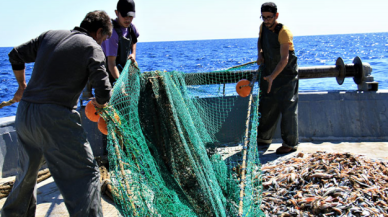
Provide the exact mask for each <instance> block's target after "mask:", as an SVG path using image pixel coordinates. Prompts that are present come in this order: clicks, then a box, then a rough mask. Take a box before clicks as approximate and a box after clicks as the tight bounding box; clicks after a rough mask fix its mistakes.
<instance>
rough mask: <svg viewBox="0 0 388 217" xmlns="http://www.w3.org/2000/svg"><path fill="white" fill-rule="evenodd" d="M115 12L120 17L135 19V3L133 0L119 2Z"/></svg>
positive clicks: (120, 0)
mask: <svg viewBox="0 0 388 217" xmlns="http://www.w3.org/2000/svg"><path fill="white" fill-rule="evenodd" d="M117 10H118V11H119V13H120V14H121V16H122V17H135V12H136V11H135V2H134V1H133V0H119V2H117Z"/></svg>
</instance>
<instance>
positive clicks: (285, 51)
mask: <svg viewBox="0 0 388 217" xmlns="http://www.w3.org/2000/svg"><path fill="white" fill-rule="evenodd" d="M289 49H290V45H289V44H281V45H280V62H279V63H278V64H277V65H276V68H275V70H274V71H273V72H272V74H270V75H268V76H266V77H264V80H266V81H267V82H268V90H267V93H269V92H270V91H271V87H272V82H273V80H275V78H276V77H277V76H278V75H279V74H280V73H281V72H282V71H283V69H284V67H286V65H287V63H288V57H289Z"/></svg>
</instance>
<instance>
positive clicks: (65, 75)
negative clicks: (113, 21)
mask: <svg viewBox="0 0 388 217" xmlns="http://www.w3.org/2000/svg"><path fill="white" fill-rule="evenodd" d="M8 56H9V61H10V62H11V65H12V68H13V69H19V70H20V69H24V68H25V63H31V62H35V65H34V69H33V72H32V74H31V79H30V81H29V82H28V85H27V88H26V90H25V91H24V93H23V97H22V100H25V101H27V102H32V103H44V104H46V103H47V104H57V105H62V106H65V107H68V108H71V109H73V108H76V107H77V100H78V98H79V96H80V94H81V92H82V90H83V88H84V87H85V85H86V82H87V81H88V79H89V80H90V82H91V83H92V85H93V87H94V88H95V96H96V100H97V102H98V103H100V104H104V103H106V102H108V101H109V99H110V94H111V93H110V90H111V89H112V87H111V85H110V83H109V79H108V78H109V77H108V73H107V71H106V68H105V55H104V53H103V51H102V48H101V46H100V45H99V44H97V42H96V41H95V40H94V39H93V38H92V37H91V36H89V35H88V34H87V32H86V30H84V29H82V28H79V27H76V28H74V30H71V31H69V30H55V31H48V32H45V33H43V34H41V35H40V36H39V37H37V38H35V39H32V40H31V41H29V42H26V43H24V44H22V45H20V46H17V47H15V48H14V49H13V50H12V51H11V52H10V53H9V54H8Z"/></svg>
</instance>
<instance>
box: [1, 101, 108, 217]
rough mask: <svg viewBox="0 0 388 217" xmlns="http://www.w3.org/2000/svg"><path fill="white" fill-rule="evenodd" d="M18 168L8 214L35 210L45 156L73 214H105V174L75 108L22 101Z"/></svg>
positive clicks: (32, 213)
mask: <svg viewBox="0 0 388 217" xmlns="http://www.w3.org/2000/svg"><path fill="white" fill-rule="evenodd" d="M15 127H16V132H17V135H18V140H19V146H18V152H19V156H18V158H19V159H18V160H19V163H18V174H17V176H16V180H15V184H14V186H13V189H12V191H11V193H10V194H9V196H8V198H7V200H6V202H5V204H4V206H3V209H2V212H1V216H2V217H8V216H35V211H36V201H37V189H36V180H37V175H38V171H39V168H40V166H41V163H42V161H43V159H45V160H46V162H47V165H48V168H49V170H50V173H51V175H52V177H53V178H54V181H55V183H56V185H57V186H58V188H59V190H60V192H61V194H62V196H63V198H64V202H65V204H66V207H67V209H68V212H69V214H70V216H82V217H83V216H102V207H101V195H100V180H99V178H100V175H99V170H98V166H97V164H96V162H95V160H94V156H93V152H92V149H91V147H90V144H89V142H88V141H87V139H86V133H85V132H84V130H83V128H82V126H81V119H80V115H79V113H78V112H77V111H75V110H70V109H68V108H65V107H63V106H58V105H52V104H35V103H29V102H25V101H21V102H20V103H19V106H18V110H17V114H16V120H15Z"/></svg>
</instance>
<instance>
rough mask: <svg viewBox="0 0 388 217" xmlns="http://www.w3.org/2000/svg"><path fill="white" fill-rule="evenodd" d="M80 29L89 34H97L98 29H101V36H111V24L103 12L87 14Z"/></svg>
mask: <svg viewBox="0 0 388 217" xmlns="http://www.w3.org/2000/svg"><path fill="white" fill-rule="evenodd" d="M80 27H81V28H84V29H86V30H87V31H88V32H90V33H92V32H97V30H98V29H99V28H102V34H103V35H108V36H109V37H110V36H111V35H112V22H111V20H110V17H109V16H108V14H107V13H106V12H105V11H92V12H89V13H88V14H86V16H85V18H84V20H82V22H81V26H80Z"/></svg>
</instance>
